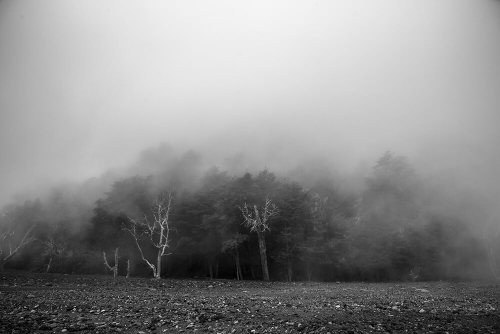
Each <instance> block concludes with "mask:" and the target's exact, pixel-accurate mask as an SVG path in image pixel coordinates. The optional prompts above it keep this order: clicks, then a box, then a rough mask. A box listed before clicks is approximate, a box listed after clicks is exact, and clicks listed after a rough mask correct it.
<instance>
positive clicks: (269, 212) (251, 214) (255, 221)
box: [240, 197, 279, 281]
mask: <svg viewBox="0 0 500 334" xmlns="http://www.w3.org/2000/svg"><path fill="white" fill-rule="evenodd" d="M240 211H241V213H242V214H243V218H244V219H245V221H244V222H243V224H245V226H246V227H248V228H250V231H251V232H256V233H257V237H258V239H259V251H260V262H261V265H262V275H263V278H264V280H265V281H269V269H268V267H267V251H266V239H265V235H264V233H265V232H266V231H269V230H270V229H269V223H268V221H269V218H271V217H272V216H276V215H277V214H278V213H279V210H278V207H277V206H276V205H275V204H272V203H271V200H270V199H269V197H266V204H264V207H261V208H260V210H259V208H258V207H257V205H254V206H253V210H252V208H251V207H250V206H249V205H247V204H246V203H245V204H244V205H243V207H240Z"/></svg>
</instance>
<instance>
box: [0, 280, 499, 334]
mask: <svg viewBox="0 0 500 334" xmlns="http://www.w3.org/2000/svg"><path fill="white" fill-rule="evenodd" d="M499 326H500V284H499V283H498V282H416V283H284V282H256V281H231V280H173V279H160V280H155V279H146V278H129V279H126V278H124V277H119V278H116V279H114V278H113V277H111V276H82V275H57V274H34V273H29V272H19V271H6V272H4V273H1V274H0V333H64V332H79V333H151V332H153V333H500V327H499Z"/></svg>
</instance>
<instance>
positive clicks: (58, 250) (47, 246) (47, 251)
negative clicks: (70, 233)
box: [42, 234, 68, 273]
mask: <svg viewBox="0 0 500 334" xmlns="http://www.w3.org/2000/svg"><path fill="white" fill-rule="evenodd" d="M42 245H43V250H42V255H44V256H46V257H48V258H49V262H48V263H47V269H46V270H45V273H48V272H49V270H50V266H51V265H52V260H53V259H54V258H59V257H62V256H64V255H65V254H66V252H67V249H68V243H67V242H66V241H65V240H64V239H61V238H59V237H58V236H54V235H53V234H49V235H48V236H46V237H45V238H44V239H43V240H42Z"/></svg>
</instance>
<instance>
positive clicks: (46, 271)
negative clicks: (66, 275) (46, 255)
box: [45, 258, 52, 273]
mask: <svg viewBox="0 0 500 334" xmlns="http://www.w3.org/2000/svg"><path fill="white" fill-rule="evenodd" d="M51 263H52V258H50V259H49V263H48V264H47V270H45V273H48V272H49V270H50V264H51Z"/></svg>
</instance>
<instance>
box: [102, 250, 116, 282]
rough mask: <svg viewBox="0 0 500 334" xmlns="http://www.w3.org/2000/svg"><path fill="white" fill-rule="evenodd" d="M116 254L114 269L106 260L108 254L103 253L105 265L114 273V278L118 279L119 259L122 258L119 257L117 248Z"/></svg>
mask: <svg viewBox="0 0 500 334" xmlns="http://www.w3.org/2000/svg"><path fill="white" fill-rule="evenodd" d="M114 253H115V265H114V266H112V267H111V266H110V265H109V263H108V260H107V259H106V252H102V255H103V257H104V265H105V266H106V267H108V269H109V270H111V271H112V272H113V277H116V276H118V259H119V258H120V257H119V256H118V247H116V249H115V251H114Z"/></svg>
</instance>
